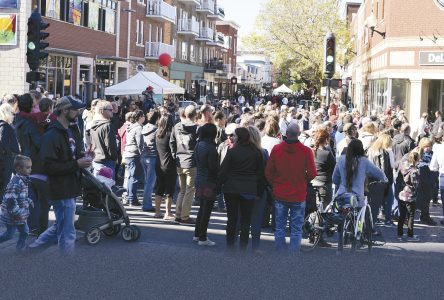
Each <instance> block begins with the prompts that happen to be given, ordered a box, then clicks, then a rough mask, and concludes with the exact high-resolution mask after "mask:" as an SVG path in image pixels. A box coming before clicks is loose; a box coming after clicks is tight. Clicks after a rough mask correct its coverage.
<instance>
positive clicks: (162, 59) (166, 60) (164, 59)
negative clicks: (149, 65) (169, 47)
mask: <svg viewBox="0 0 444 300" xmlns="http://www.w3.org/2000/svg"><path fill="white" fill-rule="evenodd" d="M171 60H172V59H171V56H170V55H169V54H168V53H162V54H161V55H159V64H160V65H161V66H162V67H168V66H169V65H170V64H171Z"/></svg>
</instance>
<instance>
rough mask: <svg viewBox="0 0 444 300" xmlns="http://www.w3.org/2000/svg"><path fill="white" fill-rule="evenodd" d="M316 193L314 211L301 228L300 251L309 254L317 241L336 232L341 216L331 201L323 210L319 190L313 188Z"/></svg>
mask: <svg viewBox="0 0 444 300" xmlns="http://www.w3.org/2000/svg"><path fill="white" fill-rule="evenodd" d="M313 188H314V190H315V193H316V203H317V204H316V210H315V211H313V212H310V213H309V214H308V215H307V216H306V217H305V220H304V225H303V227H302V239H301V251H304V252H309V251H312V250H313V249H315V248H316V246H317V245H318V244H319V241H320V240H321V239H322V238H323V237H324V234H325V235H327V237H332V236H333V235H334V234H335V232H337V230H338V226H339V224H340V223H341V222H342V221H343V216H341V215H339V214H338V213H337V212H336V211H335V210H334V207H333V204H334V202H333V201H331V202H330V203H329V204H328V205H327V206H326V207H325V208H324V205H323V203H322V201H320V199H321V198H320V193H319V189H318V188H316V187H313Z"/></svg>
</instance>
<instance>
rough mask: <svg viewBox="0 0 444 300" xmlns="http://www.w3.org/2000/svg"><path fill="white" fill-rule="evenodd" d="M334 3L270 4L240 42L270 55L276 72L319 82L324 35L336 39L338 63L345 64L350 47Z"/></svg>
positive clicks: (279, 0)
mask: <svg viewBox="0 0 444 300" xmlns="http://www.w3.org/2000/svg"><path fill="white" fill-rule="evenodd" d="M336 2H337V1H336V0H304V1H300V0H269V1H268V2H266V3H265V5H264V6H263V8H262V9H261V12H260V14H259V16H258V17H257V19H256V25H257V28H258V31H257V32H256V33H254V34H251V35H250V36H248V37H246V38H245V39H244V40H243V43H244V45H245V46H246V47H247V48H248V50H261V51H264V52H265V53H266V54H268V55H270V57H271V59H272V61H273V63H274V65H275V66H277V67H278V68H281V69H282V68H283V67H284V66H285V68H286V69H288V70H289V71H290V74H291V76H292V77H297V78H301V80H303V81H304V82H310V83H312V84H320V83H321V81H322V65H323V47H324V46H323V43H324V37H325V34H326V33H327V32H333V33H334V34H335V35H336V43H337V58H336V59H337V62H338V63H340V64H342V63H343V61H344V55H343V54H341V53H342V52H343V53H345V51H344V50H341V49H347V47H348V44H349V36H348V31H347V28H346V23H345V20H344V21H342V20H340V19H339V15H338V8H337V4H336Z"/></svg>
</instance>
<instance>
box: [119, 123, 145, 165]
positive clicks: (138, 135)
mask: <svg viewBox="0 0 444 300" xmlns="http://www.w3.org/2000/svg"><path fill="white" fill-rule="evenodd" d="M142 150H143V136H142V125H140V124H139V123H138V122H136V123H133V124H131V125H129V126H128V128H127V129H126V145H125V151H124V152H123V158H134V157H140V154H141V153H142Z"/></svg>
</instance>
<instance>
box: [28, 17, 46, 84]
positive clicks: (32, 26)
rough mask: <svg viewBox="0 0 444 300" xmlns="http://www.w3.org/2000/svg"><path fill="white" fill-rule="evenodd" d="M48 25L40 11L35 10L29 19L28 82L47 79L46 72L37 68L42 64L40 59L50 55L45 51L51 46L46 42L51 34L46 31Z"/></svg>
mask: <svg viewBox="0 0 444 300" xmlns="http://www.w3.org/2000/svg"><path fill="white" fill-rule="evenodd" d="M48 27H49V24H48V23H44V22H43V20H42V17H41V15H40V14H39V13H38V12H33V13H32V14H31V16H30V17H29V19H28V42H27V44H26V49H27V50H26V61H27V63H28V65H29V68H30V69H31V72H28V73H27V74H26V82H28V83H31V82H36V81H43V80H44V79H45V74H43V73H39V72H37V69H38V68H39V66H40V60H41V59H44V58H47V57H48V53H46V52H45V51H44V50H45V49H46V48H47V47H48V46H49V43H46V42H44V40H45V39H46V38H47V37H48V36H49V33H47V32H44V30H45V29H46V28H48Z"/></svg>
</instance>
